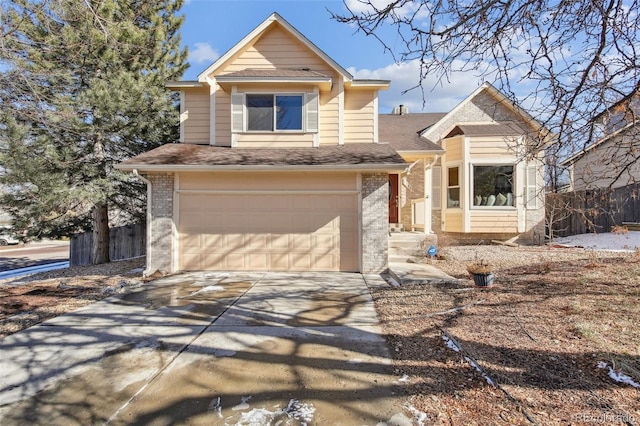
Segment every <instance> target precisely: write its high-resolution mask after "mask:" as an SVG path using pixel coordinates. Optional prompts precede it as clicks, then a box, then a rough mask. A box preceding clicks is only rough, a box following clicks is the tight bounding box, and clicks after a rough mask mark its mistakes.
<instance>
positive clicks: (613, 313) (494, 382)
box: [0, 246, 640, 425]
mask: <svg viewBox="0 0 640 426" xmlns="http://www.w3.org/2000/svg"><path fill="white" fill-rule="evenodd" d="M441 254H443V255H444V257H445V260H440V261H435V262H436V263H435V264H436V265H437V266H438V267H439V268H441V269H443V270H444V271H446V272H448V273H449V274H451V275H453V276H455V277H457V278H460V279H461V280H462V281H461V283H460V284H459V285H435V286H434V285H427V286H406V287H401V288H393V287H389V288H385V289H380V290H377V291H374V293H373V297H374V301H375V303H376V308H377V310H378V314H379V317H380V320H381V322H382V326H383V330H384V332H385V334H386V336H387V338H388V341H389V344H390V348H391V351H392V353H393V355H394V357H395V368H396V370H397V371H396V373H397V375H398V378H399V379H400V380H401V381H402V382H403V383H405V384H406V391H407V395H408V402H407V406H406V409H407V414H411V415H413V416H414V417H415V419H416V424H420V425H432V424H435V425H489V424H490V425H500V424H504V425H507V424H509V425H512V424H515V425H520V424H522V425H526V424H538V425H568V424H571V425H574V424H575V425H579V424H585V425H586V424H594V423H596V424H627V425H640V388H637V387H634V385H636V386H637V384H638V383H640V253H638V252H636V253H626V254H621V253H613V252H594V251H590V250H583V249H561V248H556V249H553V248H547V247H532V248H523V247H521V248H509V247H501V246H480V247H448V248H445V249H443V250H441ZM476 254H479V255H480V256H481V257H483V258H485V259H487V260H488V261H490V262H491V263H492V264H494V265H495V267H496V285H495V286H494V287H493V288H491V289H485V290H481V289H478V288H476V287H474V286H473V282H472V281H471V280H470V279H469V277H468V276H467V273H466V270H465V265H466V263H468V262H470V261H472V260H473V259H474V257H476ZM143 262H144V260H143V259H138V260H133V261H127V262H115V263H111V264H107V265H100V266H93V267H80V268H71V269H68V270H61V271H53V272H50V273H47V274H38V275H33V276H31V277H29V278H26V279H13V280H5V281H4V282H0V300H2V304H1V307H0V337H3V336H6V335H8V334H11V333H15V332H17V331H19V330H21V329H24V328H26V327H29V326H32V325H34V324H36V323H38V322H41V321H43V320H45V319H47V318H50V317H53V316H56V315H60V314H62V313H64V312H68V311H70V310H73V309H76V308H78V307H80V306H83V305H86V304H90V303H93V302H94V301H96V300H99V299H102V298H104V297H107V296H109V295H111V294H114V293H117V292H123V291H127V289H128V288H129V287H131V286H135V285H139V283H140V281H141V267H142V264H143ZM610 375H613V376H615V377H618V379H619V380H623V381H624V380H627V381H628V382H630V383H631V384H625V383H621V382H618V381H614V380H613V379H612V378H611V377H610Z"/></svg>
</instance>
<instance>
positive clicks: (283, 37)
mask: <svg viewBox="0 0 640 426" xmlns="http://www.w3.org/2000/svg"><path fill="white" fill-rule="evenodd" d="M283 47H285V48H283ZM248 68H261V69H272V68H284V69H287V68H288V69H301V68H310V69H312V70H314V71H319V72H330V71H332V70H331V68H330V67H329V66H328V65H327V64H326V63H325V62H324V61H323V60H322V59H321V58H320V57H318V56H317V55H315V54H314V53H313V52H312V51H311V50H309V49H308V48H307V47H306V46H305V45H303V44H302V43H300V42H299V41H298V40H296V39H295V38H293V37H292V36H290V35H289V34H288V33H287V32H285V31H284V30H283V29H282V28H280V27H279V26H277V25H276V26H274V27H272V28H269V29H268V30H266V32H265V33H264V34H263V35H262V36H261V38H260V39H259V40H258V41H257V42H256V43H255V44H249V45H248V47H247V48H246V49H244V50H243V51H241V52H240V53H239V54H238V55H236V57H235V58H231V60H230V62H229V64H228V65H227V66H226V67H225V68H224V70H223V71H222V72H221V74H225V73H231V72H236V71H242V70H245V69H248Z"/></svg>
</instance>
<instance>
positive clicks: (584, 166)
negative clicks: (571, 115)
mask: <svg viewBox="0 0 640 426" xmlns="http://www.w3.org/2000/svg"><path fill="white" fill-rule="evenodd" d="M639 115H640V91H635V92H634V93H633V94H631V95H629V96H626V97H625V98H623V99H621V100H620V101H618V102H616V103H615V104H614V105H613V106H612V107H611V108H608V109H607V110H605V111H603V112H601V113H600V114H598V115H597V116H596V117H594V119H593V121H594V122H595V123H596V124H597V125H598V126H599V127H600V128H601V133H602V137H601V138H600V139H599V140H598V141H596V142H595V143H593V144H591V145H590V146H588V147H586V148H585V149H583V150H582V151H580V152H578V153H577V154H575V155H573V156H572V157H570V158H568V159H566V160H565V161H563V162H562V166H564V167H567V168H568V169H569V175H570V179H571V189H572V190H573V191H580V190H589V189H595V188H612V189H613V188H621V187H624V186H627V185H631V184H635V183H640V162H639V161H638V158H639V157H640V119H639Z"/></svg>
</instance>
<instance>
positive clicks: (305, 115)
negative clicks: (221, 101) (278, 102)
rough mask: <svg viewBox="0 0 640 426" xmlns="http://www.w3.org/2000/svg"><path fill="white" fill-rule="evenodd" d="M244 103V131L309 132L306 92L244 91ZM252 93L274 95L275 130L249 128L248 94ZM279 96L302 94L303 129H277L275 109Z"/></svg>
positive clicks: (271, 132) (268, 132)
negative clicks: (276, 99)
mask: <svg viewBox="0 0 640 426" xmlns="http://www.w3.org/2000/svg"><path fill="white" fill-rule="evenodd" d="M244 95H245V96H244V105H243V115H244V117H245V118H244V120H243V129H244V130H243V133H252V134H256V133H258V134H260V133H266V134H273V133H286V134H292V133H293V134H295V133H299V134H300V133H308V132H307V129H306V127H307V111H306V110H307V108H306V102H305V101H306V97H305V95H306V93H304V92H297V91H296V92H273V91H268V90H267V91H256V92H253V91H252V92H245V93H244ZM250 95H272V96H273V101H274V108H273V117H272V119H273V130H250V129H249V128H248V126H249V123H248V120H247V117H248V116H249V110H248V108H247V96H250ZM277 96H300V98H301V99H302V128H301V129H276V120H277V117H276V113H277V112H276V109H275V98H276V97H277Z"/></svg>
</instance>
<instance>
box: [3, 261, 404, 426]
mask: <svg viewBox="0 0 640 426" xmlns="http://www.w3.org/2000/svg"><path fill="white" fill-rule="evenodd" d="M367 283H368V284H369V285H370V286H375V285H384V284H383V282H382V281H381V278H380V277H377V276H362V275H360V274H344V273H305V274H277V273H253V274H240V273H233V274H221V273H187V274H180V275H175V276H171V277H166V278H163V279H159V280H156V281H153V282H151V283H148V284H145V285H144V286H141V287H140V288H138V289H136V290H134V291H132V292H130V293H128V294H126V295H124V296H121V297H112V298H110V299H106V300H104V301H101V302H98V303H95V304H93V305H90V306H87V307H85V308H82V309H79V310H77V311H75V312H73V313H70V314H67V315H64V316H60V317H57V318H54V319H52V320H50V321H47V322H45V323H43V324H41V325H39V326H36V327H32V328H30V329H27V330H25V331H23V332H20V333H16V334H14V335H11V336H8V337H6V338H4V339H2V340H0V371H1V373H0V377H1V378H0V424H2V425H5V426H6V425H14V424H16V425H17V424H25V423H30V424H48V425H53V424H58V425H62V424H64V425H70V424H82V425H89V424H105V423H106V424H114V425H120V424H148V425H168V424H194V425H195V424H208V425H210V424H226V425H234V424H243V425H244V424H252V425H269V424H274V425H275V424H282V425H295V424H317V425H324V424H327V425H329V424H330V425H341V424H342V425H380V424H382V425H384V424H388V425H406V424H411V421H409V420H408V418H407V417H406V416H404V415H403V414H402V403H403V399H402V397H403V386H402V383H401V382H400V381H399V379H400V377H398V376H397V375H395V374H394V373H393V369H392V367H391V363H390V357H389V353H388V349H387V346H386V343H385V341H384V339H383V338H382V337H381V336H380V334H379V329H378V326H377V319H376V315H375V311H374V309H373V302H372V300H371V296H370V294H369V290H368V288H367ZM279 422H281V423H279Z"/></svg>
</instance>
